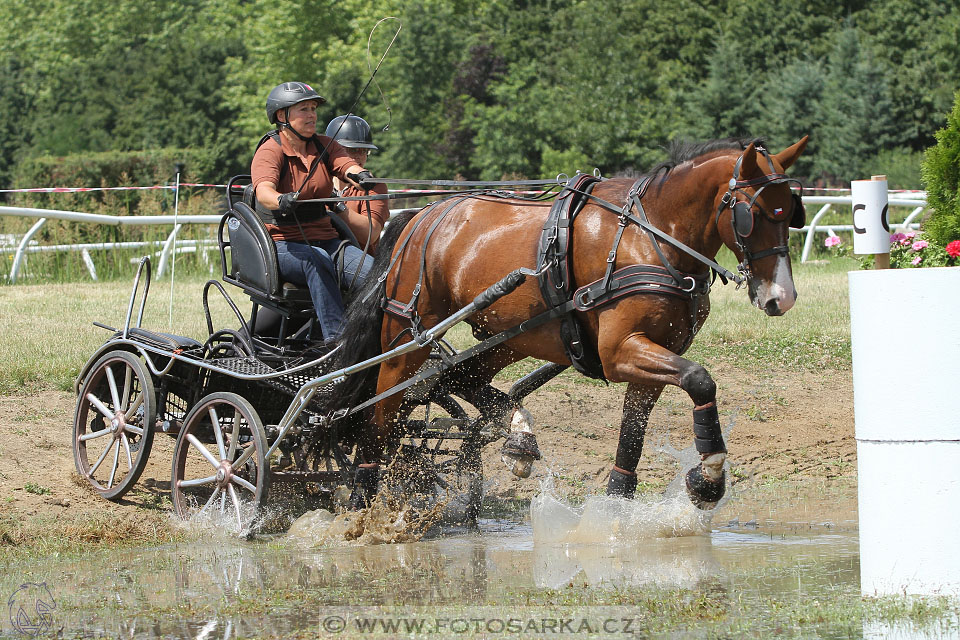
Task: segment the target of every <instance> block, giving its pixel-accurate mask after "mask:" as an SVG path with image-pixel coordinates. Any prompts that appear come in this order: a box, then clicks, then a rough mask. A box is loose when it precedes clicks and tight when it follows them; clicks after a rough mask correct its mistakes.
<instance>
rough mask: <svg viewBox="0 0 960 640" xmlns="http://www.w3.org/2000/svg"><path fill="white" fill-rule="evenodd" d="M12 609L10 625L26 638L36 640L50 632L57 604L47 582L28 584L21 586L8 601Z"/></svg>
mask: <svg viewBox="0 0 960 640" xmlns="http://www.w3.org/2000/svg"><path fill="white" fill-rule="evenodd" d="M7 606H8V607H9V608H10V624H12V625H13V628H14V629H16V630H17V631H19V632H20V633H21V634H23V635H25V636H29V637H31V638H35V637H37V636H38V635H40V634H41V633H44V632H47V631H50V628H51V625H53V614H52V613H51V612H52V611H53V610H55V609H56V608H57V603H56V601H55V600H54V599H53V595H52V594H51V593H50V589H48V588H47V583H46V582H39V583H37V582H28V583H26V584H22V585H20V588H19V589H17V590H16V591H14V592H13V595H11V596H10V599H9V600H7Z"/></svg>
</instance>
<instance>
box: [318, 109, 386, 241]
mask: <svg viewBox="0 0 960 640" xmlns="http://www.w3.org/2000/svg"><path fill="white" fill-rule="evenodd" d="M326 135H327V136H329V137H331V138H333V139H334V140H336V141H337V142H339V143H340V146H342V147H344V148H345V149H346V150H347V154H348V155H349V156H350V157H351V158H353V159H354V160H356V162H357V164H359V165H360V166H361V167H366V164H367V157H368V155H369V153H370V151H371V150H376V149H377V146H376V145H375V144H373V136H372V134H371V132H370V125H369V124H367V121H366V120H364V119H363V118H361V117H359V116H354V115H345V116H337V117H336V118H334V119H333V120H331V121H330V124H328V125H327V130H326ZM333 184H334V188H335V189H336V190H337V193H338V194H339V195H341V196H343V197H345V198H350V197H353V196H362V195H366V192H365V191H364V190H363V189H359V188H357V187H355V186H354V185H352V184H350V183H349V182H342V181H341V180H340V179H338V178H334V179H333ZM369 193H379V194H385V193H387V185H385V184H383V183H378V184H376V185H374V188H373V189H370V191H369ZM344 204H345V205H346V211H345V212H344V213H343V214H342V215H343V217H344V219H345V220H346V223H347V224H348V225H350V230H351V231H353V235H355V236H356V237H357V241H358V242H359V243H360V246H368V243H369V251H370V253H374V252H375V251H376V250H377V243H378V242H379V241H380V232H381V231H383V225H384V224H386V222H387V220H389V219H390V208H389V207H388V206H387V201H386V200H366V201H361V200H354V201H348V202H345V203H344Z"/></svg>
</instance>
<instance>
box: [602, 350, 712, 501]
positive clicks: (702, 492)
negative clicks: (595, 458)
mask: <svg viewBox="0 0 960 640" xmlns="http://www.w3.org/2000/svg"><path fill="white" fill-rule="evenodd" d="M600 356H601V358H602V360H603V369H604V374H605V375H606V377H607V379H608V380H610V381H611V382H628V383H630V387H628V390H627V397H626V398H625V399H624V424H623V425H621V435H620V442H621V448H622V449H623V451H624V458H623V459H622V460H621V459H620V457H619V456H620V449H618V458H617V459H618V460H619V461H621V462H623V463H624V464H626V465H627V467H621V465H620V464H617V465H616V466H617V467H620V469H621V471H620V472H619V473H623V472H628V473H627V475H628V476H629V473H630V472H633V471H634V470H635V469H636V464H637V462H636V461H637V460H639V447H638V446H636V440H637V438H636V433H637V430H638V429H640V428H641V425H642V428H643V429H645V428H646V418H647V417H649V413H650V410H651V409H652V408H653V402H655V401H656V397H653V400H652V401H649V400H645V399H644V398H643V397H642V396H641V395H640V394H642V393H643V390H644V389H647V390H649V389H650V388H657V387H659V388H661V389H662V387H663V386H664V385H668V384H672V385H674V386H677V387H680V388H681V389H683V390H684V391H686V392H687V394H688V395H689V396H690V399H691V400H693V404H694V407H693V433H694V445H695V446H696V449H697V453H699V454H700V464H699V465H697V466H696V467H694V468H693V469H691V470H690V471H689V472H688V473H687V479H686V482H687V493H688V494H689V495H690V500H691V501H692V502H693V503H694V504H695V505H697V506H698V507H701V508H712V507H713V506H715V505H716V503H717V501H719V500H720V498H722V497H723V493H724V490H725V477H724V472H723V463H724V461H725V460H726V454H727V448H726V445H725V444H724V442H723V433H722V430H721V427H720V418H719V415H718V413H717V385H716V383H715V382H714V381H713V378H711V377H710V374H709V373H707V370H706V369H704V368H703V366H701V365H699V364H697V363H696V362H692V361H690V360H687V359H686V358H682V357H680V356H678V355H677V354H675V353H673V352H672V351H669V350H668V349H665V348H663V347H661V346H660V345H658V344H656V343H654V342H653V341H651V340H650V339H649V338H647V337H646V336H644V335H642V334H631V335H630V336H628V337H626V338H624V339H623V340H620V341H617V342H615V343H613V342H607V344H604V341H602V342H601V344H600ZM633 387H636V388H637V391H636V393H637V395H636V396H635V397H631V388H633ZM658 395H659V394H658ZM647 404H649V407H647ZM644 411H646V413H644ZM624 426H627V427H628V431H627V433H628V434H630V433H633V434H634V435H632V436H630V435H628V437H627V441H626V442H624V430H623V427H624ZM640 444H641V446H642V437H641V440H640ZM634 455H635V456H636V457H635V458H634ZM631 464H632V467H630V465H631ZM614 472H617V469H616V468H615V469H614ZM614 477H615V476H614V473H611V482H613V478H614ZM620 479H621V478H619V477H618V480H620ZM623 480H624V483H625V482H626V480H625V479H623ZM635 482H636V480H635V477H634V486H635ZM608 492H609V487H608Z"/></svg>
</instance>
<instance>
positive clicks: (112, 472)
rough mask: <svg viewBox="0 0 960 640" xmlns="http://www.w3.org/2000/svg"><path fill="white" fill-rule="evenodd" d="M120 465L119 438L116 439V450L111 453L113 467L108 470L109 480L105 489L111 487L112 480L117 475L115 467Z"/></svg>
mask: <svg viewBox="0 0 960 640" xmlns="http://www.w3.org/2000/svg"><path fill="white" fill-rule="evenodd" d="M119 466H120V440H119V438H118V439H117V450H116V453H114V454H113V469H111V470H110V482H108V483H107V489H112V488H113V481H114V479H115V478H116V477H117V467H119Z"/></svg>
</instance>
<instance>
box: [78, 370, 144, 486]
mask: <svg viewBox="0 0 960 640" xmlns="http://www.w3.org/2000/svg"><path fill="white" fill-rule="evenodd" d="M155 420H156V393H155V390H154V385H153V378H152V377H151V376H150V373H149V372H148V371H147V368H146V367H145V366H144V365H143V363H142V362H141V361H140V359H139V358H137V357H136V356H135V355H133V354H132V353H129V352H127V351H110V352H108V353H106V354H105V355H104V356H103V357H101V358H100V359H99V360H97V362H96V364H94V365H93V367H92V368H91V369H90V373H89V374H88V375H87V377H86V379H85V380H84V382H83V385H82V386H81V387H80V394H79V396H78V398H77V408H76V411H75V413H74V419H73V454H74V463H75V464H76V467H77V472H78V473H79V474H80V475H81V476H82V477H83V478H84V479H86V480H87V481H88V482H89V483H90V485H91V486H92V487H93V488H94V489H95V490H96V491H97V492H98V493H99V494H100V495H102V496H103V497H104V498H107V499H109V500H118V499H119V498H121V497H122V496H123V495H124V494H125V493H127V491H129V490H130V488H131V487H132V486H133V485H134V484H135V483H136V482H137V480H138V479H139V478H140V474H141V473H143V469H144V467H145V466H146V464H147V459H148V458H149V457H150V448H151V446H152V445H153V428H154V421H155ZM104 443H105V444H106V447H105V448H103V449H102V450H101V449H100V447H101V446H103V444H104ZM88 447H89V448H90V449H91V451H92V452H95V455H97V457H96V458H95V459H94V462H93V464H91V463H90V458H89V457H88V456H87V449H88ZM96 452H99V453H96ZM111 454H112V455H111ZM118 474H119V475H118Z"/></svg>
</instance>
